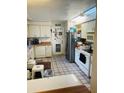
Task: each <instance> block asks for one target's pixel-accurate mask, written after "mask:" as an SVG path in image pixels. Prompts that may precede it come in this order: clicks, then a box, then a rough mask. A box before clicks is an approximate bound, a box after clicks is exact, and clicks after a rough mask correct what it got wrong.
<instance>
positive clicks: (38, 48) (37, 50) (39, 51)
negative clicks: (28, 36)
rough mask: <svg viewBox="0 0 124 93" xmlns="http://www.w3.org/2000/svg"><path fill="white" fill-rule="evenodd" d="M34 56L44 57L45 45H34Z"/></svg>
mask: <svg viewBox="0 0 124 93" xmlns="http://www.w3.org/2000/svg"><path fill="white" fill-rule="evenodd" d="M35 56H36V58H39V57H45V46H36V47H35Z"/></svg>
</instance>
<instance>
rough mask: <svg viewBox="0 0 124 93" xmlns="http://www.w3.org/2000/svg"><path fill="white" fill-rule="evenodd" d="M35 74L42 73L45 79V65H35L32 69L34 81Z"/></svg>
mask: <svg viewBox="0 0 124 93" xmlns="http://www.w3.org/2000/svg"><path fill="white" fill-rule="evenodd" d="M35 72H41V76H42V78H43V72H44V65H34V66H33V68H32V79H34V75H35Z"/></svg>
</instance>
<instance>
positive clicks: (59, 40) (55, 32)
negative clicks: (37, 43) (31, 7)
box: [52, 27, 64, 55]
mask: <svg viewBox="0 0 124 93" xmlns="http://www.w3.org/2000/svg"><path fill="white" fill-rule="evenodd" d="M52 48H53V49H52V51H53V55H58V54H63V53H64V28H63V27H53V28H52Z"/></svg>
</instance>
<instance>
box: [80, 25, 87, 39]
mask: <svg viewBox="0 0 124 93" xmlns="http://www.w3.org/2000/svg"><path fill="white" fill-rule="evenodd" d="M86 26H87V25H86V24H85V23H84V24H82V25H81V37H82V38H87V33H86V30H87V28H86Z"/></svg>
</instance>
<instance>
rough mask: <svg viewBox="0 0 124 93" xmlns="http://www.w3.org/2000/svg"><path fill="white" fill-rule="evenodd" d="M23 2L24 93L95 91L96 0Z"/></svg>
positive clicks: (78, 92)
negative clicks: (24, 42) (25, 80)
mask: <svg viewBox="0 0 124 93" xmlns="http://www.w3.org/2000/svg"><path fill="white" fill-rule="evenodd" d="M27 1H28V2H27V93H34V92H40V93H96V88H97V85H96V83H97V80H96V66H97V62H96V33H97V30H96V21H97V17H96V16H97V15H96V14H97V11H96V0H27Z"/></svg>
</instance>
